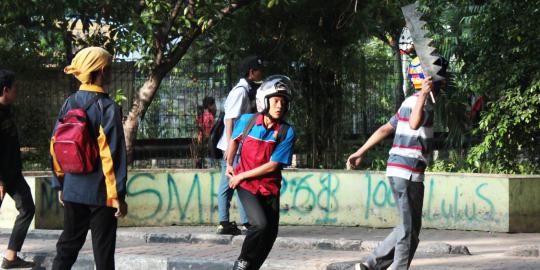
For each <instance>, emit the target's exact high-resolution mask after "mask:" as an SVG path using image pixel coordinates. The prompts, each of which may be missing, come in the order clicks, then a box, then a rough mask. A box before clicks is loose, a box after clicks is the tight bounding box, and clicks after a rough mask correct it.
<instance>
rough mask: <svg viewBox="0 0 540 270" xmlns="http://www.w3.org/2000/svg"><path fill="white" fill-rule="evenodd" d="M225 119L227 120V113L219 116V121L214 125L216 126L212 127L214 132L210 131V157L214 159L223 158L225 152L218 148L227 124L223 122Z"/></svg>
mask: <svg viewBox="0 0 540 270" xmlns="http://www.w3.org/2000/svg"><path fill="white" fill-rule="evenodd" d="M223 118H225V112H221V113H220V114H219V117H218V119H217V121H216V122H215V123H214V126H212V130H211V131H210V137H209V138H208V149H209V150H210V157H211V158H214V159H222V158H223V151H221V149H219V148H217V145H218V142H219V140H220V139H221V135H222V134H223V130H224V129H225V123H224V122H223Z"/></svg>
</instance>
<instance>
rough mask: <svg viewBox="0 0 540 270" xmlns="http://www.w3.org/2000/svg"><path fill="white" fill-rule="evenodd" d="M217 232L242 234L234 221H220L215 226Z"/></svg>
mask: <svg viewBox="0 0 540 270" xmlns="http://www.w3.org/2000/svg"><path fill="white" fill-rule="evenodd" d="M217 234H229V235H239V234H242V231H240V229H238V227H237V226H236V222H234V221H233V222H227V221H225V222H220V224H219V226H218V228H217Z"/></svg>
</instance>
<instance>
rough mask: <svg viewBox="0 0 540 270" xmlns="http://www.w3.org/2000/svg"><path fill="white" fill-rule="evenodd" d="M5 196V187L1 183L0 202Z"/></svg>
mask: <svg viewBox="0 0 540 270" xmlns="http://www.w3.org/2000/svg"><path fill="white" fill-rule="evenodd" d="M5 196H6V187H5V186H4V184H3V183H1V184H0V201H3V200H4V197H5Z"/></svg>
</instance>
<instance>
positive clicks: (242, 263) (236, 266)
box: [232, 260, 249, 270]
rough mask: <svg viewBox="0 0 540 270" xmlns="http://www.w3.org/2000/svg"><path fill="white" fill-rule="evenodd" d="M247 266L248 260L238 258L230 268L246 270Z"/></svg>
mask: <svg viewBox="0 0 540 270" xmlns="http://www.w3.org/2000/svg"><path fill="white" fill-rule="evenodd" d="M248 267H249V262H248V261H245V260H238V261H236V262H234V266H233V269H232V270H247V269H248Z"/></svg>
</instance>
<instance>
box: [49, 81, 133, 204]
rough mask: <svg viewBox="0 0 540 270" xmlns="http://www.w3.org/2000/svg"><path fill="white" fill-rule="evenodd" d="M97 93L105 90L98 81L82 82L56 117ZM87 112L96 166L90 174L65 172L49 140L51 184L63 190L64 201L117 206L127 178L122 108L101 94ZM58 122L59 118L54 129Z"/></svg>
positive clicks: (122, 195) (124, 194)
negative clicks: (93, 141) (95, 152)
mask: <svg viewBox="0 0 540 270" xmlns="http://www.w3.org/2000/svg"><path fill="white" fill-rule="evenodd" d="M97 93H104V91H103V88H101V87H99V86H97V85H87V84H83V85H81V87H80V88H79V91H77V92H76V93H74V94H73V95H71V96H70V97H69V98H70V99H74V101H75V102H66V103H65V105H64V106H63V108H62V109H61V111H60V114H59V116H58V119H60V118H61V117H62V116H63V115H64V114H65V113H66V112H67V111H69V110H71V109H72V106H73V105H72V104H73V103H75V104H78V105H79V106H80V107H82V106H83V105H84V104H85V103H86V102H87V101H89V100H90V99H91V98H92V97H94V96H95V95H96V94H97ZM86 113H87V115H88V119H89V121H90V123H91V124H92V127H93V134H95V135H96V137H97V140H96V141H97V144H98V147H99V156H100V162H98V166H97V169H96V170H95V171H94V172H93V173H89V174H71V173H64V172H63V171H62V168H61V166H60V165H59V164H58V162H57V160H56V157H55V154H54V151H52V149H53V148H52V144H53V141H52V140H51V151H50V153H51V163H52V164H51V165H52V168H53V183H52V186H53V188H55V189H57V190H63V192H64V201H67V202H74V203H81V204H86V205H97V206H109V207H118V201H119V200H124V198H125V196H126V182H127V163H126V160H127V155H126V144H125V138H124V130H123V127H122V113H121V109H120V107H119V106H118V105H117V104H116V103H114V102H113V101H112V100H111V99H110V98H108V96H106V95H104V96H103V97H102V98H100V99H99V100H98V101H97V102H95V103H94V104H93V105H91V106H90V108H89V109H88V110H87V111H86ZM57 125H58V121H57V122H56V124H55V127H54V130H56V127H57ZM54 130H53V134H54Z"/></svg>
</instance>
